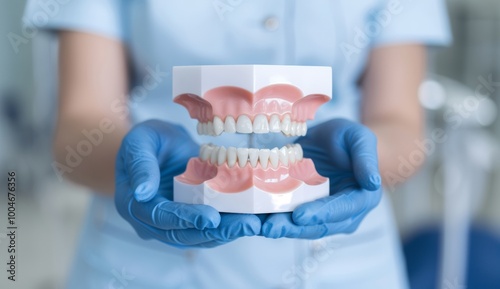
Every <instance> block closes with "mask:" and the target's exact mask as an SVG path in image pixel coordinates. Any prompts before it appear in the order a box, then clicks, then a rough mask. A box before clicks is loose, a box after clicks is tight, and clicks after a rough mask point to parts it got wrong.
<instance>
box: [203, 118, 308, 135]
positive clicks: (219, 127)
mask: <svg viewBox="0 0 500 289" xmlns="http://www.w3.org/2000/svg"><path fill="white" fill-rule="evenodd" d="M197 130H198V134H200V135H212V136H217V135H220V134H221V133H222V132H224V131H225V132H227V133H235V132H239V133H269V132H282V133H283V134H285V135H287V136H304V135H306V133H307V124H306V123H305V122H295V121H292V119H291V116H290V114H285V115H284V116H283V119H281V118H280V116H279V115H277V114H273V115H271V117H270V118H269V119H268V118H267V116H266V115H264V114H258V115H256V116H255V118H254V119H253V123H252V120H251V119H250V117H248V116H247V115H244V114H242V115H240V116H239V117H238V119H237V120H235V119H234V117H232V116H226V118H225V120H224V121H223V120H222V119H221V118H220V117H218V116H215V117H214V119H213V121H209V122H204V123H202V122H199V123H198V127H197Z"/></svg>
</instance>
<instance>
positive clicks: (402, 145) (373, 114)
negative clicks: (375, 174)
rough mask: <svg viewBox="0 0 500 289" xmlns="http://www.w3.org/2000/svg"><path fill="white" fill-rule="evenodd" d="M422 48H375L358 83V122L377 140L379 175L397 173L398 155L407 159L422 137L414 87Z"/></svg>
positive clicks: (420, 68) (419, 76) (422, 57)
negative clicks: (360, 87) (371, 132)
mask: <svg viewBox="0 0 500 289" xmlns="http://www.w3.org/2000/svg"><path fill="white" fill-rule="evenodd" d="M425 62H426V59H425V48H424V47H423V46H421V45H394V46H385V47H380V48H375V49H374V50H373V51H372V54H371V56H370V59H369V62H368V67H367V69H366V72H365V75H364V77H363V80H362V88H363V94H364V95H363V103H362V112H361V115H362V122H363V123H364V124H365V125H367V126H368V127H370V128H371V129H372V130H373V131H374V132H375V134H376V135H377V137H378V154H379V164H380V172H381V175H382V178H383V181H384V183H385V184H390V180H388V179H387V174H388V173H389V172H390V173H393V174H397V172H398V166H399V165H400V163H401V161H400V160H399V159H398V158H399V157H400V156H401V157H403V158H404V159H408V157H409V155H410V154H411V152H412V151H414V150H416V149H418V147H417V146H416V144H415V140H418V139H420V138H422V136H423V125H424V119H423V113H422V109H421V107H420V103H419V100H418V88H419V85H420V83H421V82H422V79H423V76H424V73H425Z"/></svg>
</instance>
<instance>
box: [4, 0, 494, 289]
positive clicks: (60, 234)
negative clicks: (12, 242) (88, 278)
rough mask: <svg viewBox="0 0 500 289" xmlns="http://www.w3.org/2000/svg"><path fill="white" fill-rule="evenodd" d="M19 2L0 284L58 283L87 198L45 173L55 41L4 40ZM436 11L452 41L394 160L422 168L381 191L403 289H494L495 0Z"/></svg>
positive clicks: (437, 56)
mask: <svg viewBox="0 0 500 289" xmlns="http://www.w3.org/2000/svg"><path fill="white" fill-rule="evenodd" d="M24 2H25V1H21V0H16V1H11V0H0V174H1V176H2V177H1V178H0V188H1V189H0V191H1V192H2V196H1V198H2V200H1V201H0V224H1V226H0V260H2V263H3V261H4V260H6V259H5V258H6V254H7V253H6V249H5V248H6V242H8V237H7V235H6V232H5V227H6V218H5V217H4V215H6V204H5V203H6V200H4V199H6V196H5V193H4V192H5V190H4V188H6V187H7V184H6V178H5V176H6V175H7V172H8V171H12V170H14V171H16V174H17V176H18V200H17V216H18V223H19V230H18V236H17V242H18V247H19V250H20V254H19V260H18V264H19V267H18V278H19V280H18V281H17V284H15V285H13V284H12V283H11V282H9V281H8V280H7V279H6V277H5V276H6V273H5V272H4V271H5V270H3V269H2V270H1V272H2V273H0V276H1V278H0V288H36V289H49V288H50V289H52V288H63V284H64V280H65V277H66V274H67V272H68V270H69V266H70V264H71V260H72V256H73V253H74V249H75V246H76V242H77V240H78V233H79V230H80V228H81V226H82V220H83V215H84V213H85V209H86V207H87V205H88V199H89V192H88V191H87V190H86V189H85V188H83V187H79V186H76V185H74V184H71V183H68V182H66V181H62V180H60V179H59V178H58V177H57V175H56V174H55V173H54V170H53V168H52V167H51V154H50V146H51V133H52V130H53V123H54V117H55V113H56V106H55V104H56V94H54V93H53V92H54V91H55V86H54V85H55V82H54V79H50V75H53V71H52V72H51V71H47V69H49V70H50V69H55V68H54V67H52V68H50V65H48V63H51V62H52V61H53V60H54V59H53V58H51V57H56V53H55V51H56V48H57V43H56V42H55V39H54V37H53V36H50V35H46V36H42V35H35V34H36V33H34V34H33V35H28V36H26V35H25V36H23V41H22V42H20V43H18V45H16V46H14V45H12V43H11V41H10V40H9V37H8V35H12V33H15V34H17V35H23V30H22V29H21V15H22V13H23V8H24V4H25V3H24ZM448 11H449V16H450V21H451V26H452V30H453V44H452V45H451V46H450V47H447V48H442V49H432V48H431V50H430V57H429V65H428V74H427V79H426V80H425V82H424V83H422V85H421V89H420V95H419V97H420V102H421V105H422V106H423V108H424V109H425V112H426V121H427V122H426V127H427V137H426V139H425V140H423V141H422V142H421V144H420V147H421V150H420V151H419V152H416V153H415V154H414V155H412V156H409V157H408V158H406V159H403V160H402V167H401V175H403V177H402V178H404V174H405V173H406V172H409V171H411V170H413V169H414V163H415V162H419V161H420V160H421V158H420V157H421V156H422V155H425V156H426V161H425V163H424V165H423V167H422V169H421V170H420V171H419V172H418V173H417V174H416V175H415V176H413V177H411V179H409V180H408V182H406V183H405V184H404V185H402V186H399V185H397V184H396V183H398V180H395V182H394V185H395V186H394V187H389V188H388V189H387V191H388V192H389V194H390V195H391V200H392V202H393V205H394V210H395V214H396V217H397V218H396V219H397V223H398V227H399V232H400V236H401V239H402V241H403V244H404V252H405V258H406V267H407V268H406V270H407V271H408V275H409V278H410V283H411V286H412V289H420V288H426V289H430V288H440V289H458V288H461V289H464V288H474V289H487V288H500V274H499V272H500V271H499V270H500V269H499V268H500V117H499V116H498V107H499V105H500V1H498V0H474V1H473V0H449V1H448ZM423 21H425V20H423ZM41 67H43V69H40V68H41ZM436 131H438V132H441V134H440V135H441V136H443V133H444V137H440V138H439V139H436V138H434V137H433V134H435V133H436ZM400 177H401V176H400ZM0 267H1V268H4V267H5V265H4V264H3V265H2V266H0ZM120 269H121V268H110V269H109V270H110V272H111V271H112V270H120ZM429 284H432V286H434V287H432V286H431V287H429ZM10 286H18V287H10ZM124 288H126V287H124Z"/></svg>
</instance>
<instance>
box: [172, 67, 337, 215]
mask: <svg viewBox="0 0 500 289" xmlns="http://www.w3.org/2000/svg"><path fill="white" fill-rule="evenodd" d="M331 77H332V76H331V69H330V68H329V67H319V66H318V67H315V66H277V65H221V66H180V67H174V74H173V96H174V102H176V103H178V104H181V105H182V106H184V107H185V108H186V109H187V110H188V111H189V114H190V116H191V118H195V119H197V120H198V126H197V131H198V134H201V135H212V136H219V135H221V134H222V133H230V134H231V133H240V134H267V133H282V134H284V135H285V136H304V135H306V133H307V125H306V120H310V119H313V118H314V114H315V113H316V110H317V109H318V108H319V107H320V106H321V105H322V104H323V103H325V102H327V101H329V100H330V99H331V91H332V85H331V79H332V78H331ZM328 194H329V180H328V178H325V177H322V176H320V175H319V174H318V173H317V172H316V169H315V167H314V164H313V162H312V160H311V159H307V158H304V157H303V152H302V148H301V146H300V145H299V144H289V145H286V146H283V147H272V148H264V149H257V148H248V147H244V148H242V147H238V148H237V147H231V146H229V147H224V146H216V145H213V144H203V145H202V146H201V148H200V154H199V157H198V158H192V159H190V160H189V162H188V164H187V168H186V171H185V172H184V173H183V174H181V175H179V176H176V177H175V178H174V201H176V202H182V203H188V204H205V205H210V206H212V207H214V208H215V209H217V210H218V211H219V212H228V213H252V214H260V213H277V212H290V211H293V210H294V209H295V208H296V207H297V206H298V205H300V204H303V203H305V202H310V201H313V200H316V199H318V198H322V197H325V196H328Z"/></svg>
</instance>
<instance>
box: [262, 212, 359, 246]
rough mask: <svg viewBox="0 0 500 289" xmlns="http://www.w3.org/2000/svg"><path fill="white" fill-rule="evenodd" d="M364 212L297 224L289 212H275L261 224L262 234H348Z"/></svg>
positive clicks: (311, 237) (305, 236) (299, 236)
mask: <svg viewBox="0 0 500 289" xmlns="http://www.w3.org/2000/svg"><path fill="white" fill-rule="evenodd" d="M365 216H366V213H363V214H360V215H358V216H355V217H353V218H351V219H348V220H344V221H342V222H336V223H325V224H320V225H313V226H299V225H297V224H295V223H294V222H293V221H292V218H291V215H290V214H289V213H282V214H275V215H273V216H271V217H269V219H268V221H266V223H264V224H263V225H262V235H263V236H265V237H267V238H273V239H277V238H296V239H309V240H314V239H319V238H323V237H325V236H329V235H333V234H349V233H352V232H354V231H356V229H357V228H358V227H359V224H360V223H361V221H362V220H363V219H364V217H365Z"/></svg>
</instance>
